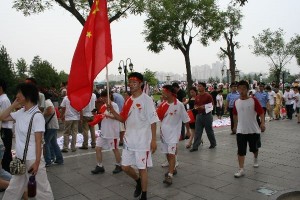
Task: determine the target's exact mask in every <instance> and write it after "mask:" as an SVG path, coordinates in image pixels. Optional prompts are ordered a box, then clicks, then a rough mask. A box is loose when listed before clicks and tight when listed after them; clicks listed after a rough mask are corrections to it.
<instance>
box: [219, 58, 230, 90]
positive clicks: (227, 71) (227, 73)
mask: <svg viewBox="0 0 300 200" xmlns="http://www.w3.org/2000/svg"><path fill="white" fill-rule="evenodd" d="M225 70H226V76H227V92H229V69H227V67H226V66H225V63H223V67H222V69H221V73H222V79H223V75H224V72H225ZM222 81H223V80H222Z"/></svg>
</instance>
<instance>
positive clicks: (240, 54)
mask: <svg viewBox="0 0 300 200" xmlns="http://www.w3.org/2000/svg"><path fill="white" fill-rule="evenodd" d="M229 1H230V0H219V1H218V5H220V7H222V8H224V7H226V5H227V3H228V2H229ZM299 8H300V1H299V0H286V1H282V0H263V1H262V0H248V3H246V5H245V6H244V7H242V13H243V15H244V18H243V20H242V29H241V30H240V33H239V35H238V37H237V38H236V40H237V41H238V42H240V44H241V48H240V49H237V50H236V64H237V68H238V69H239V70H241V71H242V72H244V73H249V72H257V73H267V72H268V69H269V59H268V58H266V57H257V56H255V55H253V54H252V50H251V49H250V48H249V45H253V39H252V36H257V35H258V34H259V33H261V32H262V30H264V29H267V28H270V29H271V30H272V31H275V30H278V28H282V29H283V30H284V31H285V33H286V34H285V39H286V42H287V41H289V40H290V38H291V37H293V36H294V35H295V34H296V33H297V34H300V26H299V19H300V12H299ZM144 20H145V17H144V16H129V17H128V18H126V19H121V20H119V21H117V22H113V23H112V24H111V35H112V46H113V61H112V62H111V63H110V64H109V65H108V70H109V74H118V70H117V68H118V66H119V63H120V61H121V60H124V61H125V60H126V59H127V58H130V59H131V61H132V63H133V65H134V66H133V68H134V70H135V71H138V72H143V71H144V70H145V69H146V68H148V69H150V70H151V71H158V72H160V71H163V72H173V73H178V74H185V73H186V71H185V63H184V57H183V55H182V53H181V52H180V51H179V50H174V49H172V48H171V47H169V46H168V45H166V49H165V50H164V51H162V52H161V53H159V54H155V53H152V52H150V51H148V50H147V45H148V44H147V43H146V42H145V40H144V36H143V35H142V34H141V33H142V31H143V30H144V23H143V21H144ZM0 29H1V31H0V45H3V46H5V47H6V49H7V52H8V53H9V55H10V57H11V58H12V60H13V62H14V63H15V62H17V59H20V58H24V59H25V60H26V62H27V64H30V63H31V61H32V59H33V58H34V56H36V55H39V56H40V57H41V58H42V59H43V60H47V61H49V62H50V63H52V65H53V66H54V68H55V69H56V70H57V71H58V72H59V71H61V70H63V71H65V72H66V73H69V72H70V66H71V62H72V57H73V54H74V51H75V48H76V45H77V41H78V38H79V36H80V33H81V30H82V26H81V24H80V23H79V22H78V21H77V20H76V18H75V17H73V16H71V14H69V13H68V12H67V11H66V10H64V9H63V8H61V7H58V6H54V7H53V9H51V10H47V11H45V12H44V13H40V14H38V15H31V16H28V17H25V16H23V14H22V13H21V12H17V11H16V10H15V9H13V8H12V1H9V0H2V1H0ZM225 45H226V43H225V40H224V39H220V40H219V41H217V42H210V44H209V45H208V47H203V46H202V45H201V44H200V42H197V41H194V42H193V44H192V47H191V52H190V59H191V65H192V66H196V65H198V66H201V65H204V64H209V65H211V64H212V63H214V62H216V61H220V59H219V58H218V56H217V54H218V53H219V49H220V47H221V46H222V47H225ZM226 65H227V66H228V62H227V61H226ZM286 68H287V69H288V70H289V71H290V72H291V73H292V74H294V73H299V72H300V67H299V66H297V64H296V60H295V59H294V58H293V59H292V61H291V62H290V63H289V64H288V65H287V66H286ZM104 77H105V70H103V71H102V72H101V73H100V74H99V76H98V77H97V79H96V81H97V80H98V81H99V80H103V79H104Z"/></svg>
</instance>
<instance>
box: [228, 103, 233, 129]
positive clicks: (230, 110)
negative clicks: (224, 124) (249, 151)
mask: <svg viewBox="0 0 300 200" xmlns="http://www.w3.org/2000/svg"><path fill="white" fill-rule="evenodd" d="M228 111H229V117H230V126H231V131H232V130H233V126H234V123H233V108H228Z"/></svg>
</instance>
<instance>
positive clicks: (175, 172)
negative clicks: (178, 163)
mask: <svg viewBox="0 0 300 200" xmlns="http://www.w3.org/2000/svg"><path fill="white" fill-rule="evenodd" d="M176 174H177V169H174V171H173V175H176ZM167 176H169V172H166V173H165V177H167Z"/></svg>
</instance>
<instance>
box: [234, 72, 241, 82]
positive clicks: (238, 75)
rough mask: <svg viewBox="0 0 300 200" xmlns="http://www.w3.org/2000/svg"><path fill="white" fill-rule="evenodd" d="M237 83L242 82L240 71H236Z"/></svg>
mask: <svg viewBox="0 0 300 200" xmlns="http://www.w3.org/2000/svg"><path fill="white" fill-rule="evenodd" d="M235 81H237V82H239V81H240V71H239V70H238V69H236V70H235Z"/></svg>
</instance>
